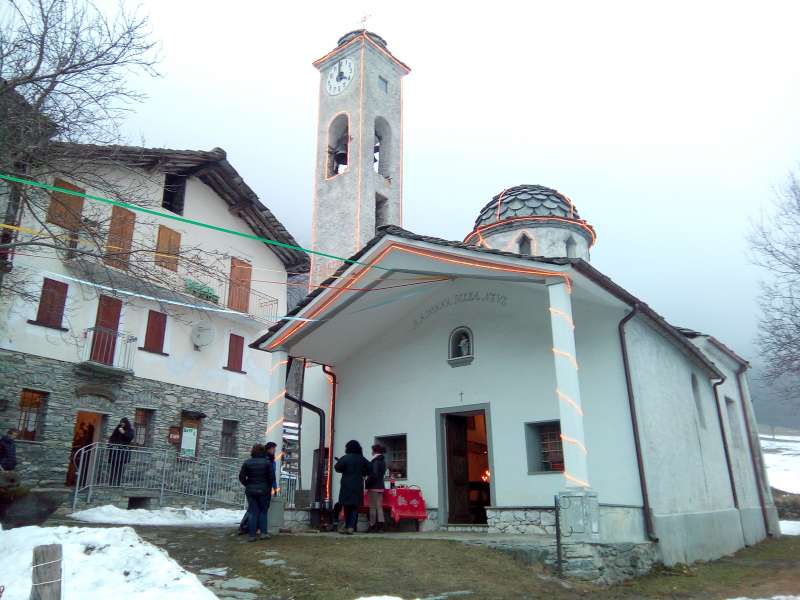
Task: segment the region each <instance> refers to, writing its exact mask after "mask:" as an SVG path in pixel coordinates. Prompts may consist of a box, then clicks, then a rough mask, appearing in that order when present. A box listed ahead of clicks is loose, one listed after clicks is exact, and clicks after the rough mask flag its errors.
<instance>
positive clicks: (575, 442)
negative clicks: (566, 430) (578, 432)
mask: <svg viewBox="0 0 800 600" xmlns="http://www.w3.org/2000/svg"><path fill="white" fill-rule="evenodd" d="M561 439H562V440H563V441H565V442H567V443H568V444H572V445H573V446H577V447H578V448H580V449H581V452H583V453H584V454H588V452H587V450H586V446H584V445H583V444H582V443H581V442H580V440H576V439H575V438H571V437H569V436H566V435H564V434H563V433H562V434H561Z"/></svg>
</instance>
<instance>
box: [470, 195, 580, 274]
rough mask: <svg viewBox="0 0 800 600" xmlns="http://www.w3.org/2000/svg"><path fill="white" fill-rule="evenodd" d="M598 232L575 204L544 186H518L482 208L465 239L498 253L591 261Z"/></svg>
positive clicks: (497, 196) (496, 197)
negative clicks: (500, 251) (581, 215)
mask: <svg viewBox="0 0 800 600" xmlns="http://www.w3.org/2000/svg"><path fill="white" fill-rule="evenodd" d="M595 237H596V236H595V232H594V229H593V228H592V226H591V225H589V224H588V223H587V222H586V221H585V220H583V219H581V218H580V215H579V214H578V209H577V208H576V207H575V205H574V204H573V203H572V201H571V200H570V199H569V198H568V197H567V196H565V195H564V194H562V193H561V192H558V191H557V190H554V189H551V188H548V187H544V186H542V185H532V184H527V185H517V186H514V187H511V188H507V189H505V190H503V191H502V192H500V193H499V194H497V195H496V196H495V197H494V198H492V199H491V201H490V202H489V203H488V204H487V205H486V206H484V207H483V209H482V210H481V212H480V214H479V215H478V218H477V219H475V227H474V228H473V230H472V232H471V233H470V234H469V235H468V236H467V238H466V239H465V240H464V241H465V242H466V243H468V244H473V245H483V246H486V247H491V248H495V249H499V250H507V251H512V252H518V253H519V254H533V255H536V256H548V257H570V258H573V257H579V258H584V259H585V260H588V258H589V248H590V247H591V246H592V245H593V244H594V241H595Z"/></svg>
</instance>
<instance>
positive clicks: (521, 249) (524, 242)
mask: <svg viewBox="0 0 800 600" xmlns="http://www.w3.org/2000/svg"><path fill="white" fill-rule="evenodd" d="M517 250H518V253H519V254H524V255H525V256H530V255H531V238H530V236H529V235H528V234H526V233H523V234H522V235H521V236H519V239H518V240H517Z"/></svg>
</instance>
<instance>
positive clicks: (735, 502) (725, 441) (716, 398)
mask: <svg viewBox="0 0 800 600" xmlns="http://www.w3.org/2000/svg"><path fill="white" fill-rule="evenodd" d="M723 383H725V377H723V378H722V379H720V380H719V381H718V382H716V383H715V384H714V385H712V386H711V387H712V389H713V390H714V403H715V404H716V405H717V418H718V419H719V430H720V433H721V434H722V448H723V449H724V450H725V462H726V464H727V465H728V478H729V479H730V481H731V492H732V493H733V506H734V508H736V510H739V496H738V494H737V493H736V482H735V481H734V479H733V467H732V466H731V453H730V450H729V449H728V436H727V434H726V433H725V424H724V423H723V422H722V409H721V408H720V405H719V386H721V385H722V384H723Z"/></svg>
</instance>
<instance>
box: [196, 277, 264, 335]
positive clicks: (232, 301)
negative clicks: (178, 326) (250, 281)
mask: <svg viewBox="0 0 800 600" xmlns="http://www.w3.org/2000/svg"><path fill="white" fill-rule="evenodd" d="M183 283H184V286H183V291H184V293H187V294H190V295H192V296H194V297H195V298H199V299H201V300H205V301H206V302H211V303H212V304H216V305H217V306H220V307H222V308H227V309H228V310H233V311H236V312H240V313H242V314H243V315H248V316H249V317H252V318H253V319H256V320H258V321H263V322H264V323H274V322H275V321H277V320H278V299H277V298H274V297H273V296H270V295H269V294H264V293H263V292H259V291H256V290H254V289H252V288H251V287H250V286H247V285H242V284H239V283H237V282H235V281H231V280H230V279H228V278H227V277H222V278H219V279H215V278H212V277H208V276H204V277H202V279H201V278H199V277H198V278H188V277H187V278H185V279H184V280H183Z"/></svg>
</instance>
